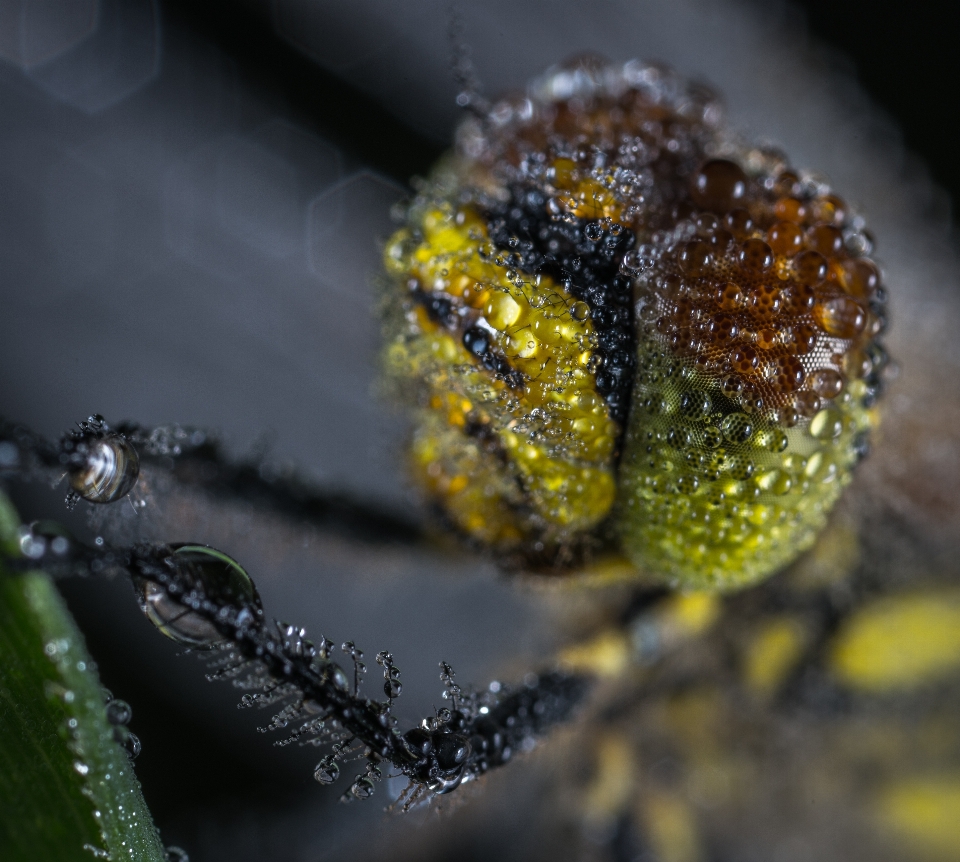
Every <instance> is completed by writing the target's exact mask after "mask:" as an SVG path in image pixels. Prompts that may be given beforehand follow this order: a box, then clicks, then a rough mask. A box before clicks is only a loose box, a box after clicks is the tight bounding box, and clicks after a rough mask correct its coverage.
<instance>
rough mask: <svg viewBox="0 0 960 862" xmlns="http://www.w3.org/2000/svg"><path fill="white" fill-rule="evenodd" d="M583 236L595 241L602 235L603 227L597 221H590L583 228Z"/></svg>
mask: <svg viewBox="0 0 960 862" xmlns="http://www.w3.org/2000/svg"><path fill="white" fill-rule="evenodd" d="M583 233H584V236H586V238H587V239H588V240H590V241H591V242H596V241H597V240H598V239H600V237H602V236H603V228H602V227H601V226H600V225H599V224H597V222H590V223H589V224H588V225H587V226H586V227H585V228H584V229H583Z"/></svg>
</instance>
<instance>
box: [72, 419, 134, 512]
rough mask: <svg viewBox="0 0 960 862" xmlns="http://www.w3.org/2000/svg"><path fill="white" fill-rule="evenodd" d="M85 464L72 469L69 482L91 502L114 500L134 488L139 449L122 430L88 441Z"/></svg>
mask: <svg viewBox="0 0 960 862" xmlns="http://www.w3.org/2000/svg"><path fill="white" fill-rule="evenodd" d="M87 449H88V452H87V457H86V460H85V462H84V464H83V465H82V466H80V467H78V468H76V469H74V470H72V471H71V473H70V486H71V487H72V488H73V490H74V491H75V492H76V493H77V494H78V495H79V496H81V497H83V499H84V500H87V501H89V502H91V503H113V502H114V501H116V500H120V499H122V498H123V497H125V496H126V495H127V494H129V493H130V491H131V490H132V489H133V486H134V485H135V484H136V483H137V478H138V477H139V475H140V456H139V455H137V450H136V449H134V448H133V446H132V445H131V444H130V443H129V442H127V440H126V439H125V438H124V437H121V436H120V435H119V434H111V433H108V434H106V435H105V436H104V437H101V438H99V439H93V440H90V441H89V442H88V443H87Z"/></svg>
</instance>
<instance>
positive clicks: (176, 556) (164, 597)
mask: <svg viewBox="0 0 960 862" xmlns="http://www.w3.org/2000/svg"><path fill="white" fill-rule="evenodd" d="M172 547H173V553H172V554H170V556H168V557H166V558H165V559H164V560H163V562H164V563H165V564H166V565H167V566H168V567H169V568H170V569H172V570H173V571H174V572H175V573H176V575H177V578H178V579H179V581H180V583H181V585H182V586H183V588H184V590H185V592H188V593H200V594H202V595H203V596H204V597H205V598H207V599H208V600H210V601H212V602H215V603H216V604H218V605H220V606H221V608H233V609H234V610H236V611H237V612H238V613H237V617H238V619H239V618H240V617H241V616H243V614H244V613H246V614H248V615H249V617H250V619H251V621H252V620H253V619H254V618H256V619H260V618H261V617H262V616H263V607H262V606H261V604H260V596H259V595H258V594H257V589H256V587H255V586H254V584H253V581H252V580H251V579H250V576H249V575H248V574H247V573H246V571H245V570H244V568H243V567H242V566H241V565H240V564H239V563H238V562H237V561H236V560H234V559H233V558H232V557H228V556H227V555H226V554H224V553H223V552H222V551H218V550H216V549H215V548H209V547H207V546H205V545H173V546H172ZM136 582H137V583H136V586H137V590H138V593H139V599H140V608H141V610H142V611H143V612H144V614H146V616H147V619H149V620H150V622H152V623H153V624H154V625H155V626H156V627H157V628H158V629H160V631H161V632H163V634H165V635H166V636H167V637H168V638H170V639H171V640H174V641H176V642H177V643H180V644H183V645H184V646H189V647H193V648H194V649H205V648H209V647H212V646H214V645H215V644H217V643H220V642H222V641H223V639H224V638H223V635H222V634H220V632H219V631H218V630H217V628H216V626H214V625H213V623H212V622H210V621H209V620H208V619H206V618H205V617H203V616H201V615H200V614H199V613H197V612H196V611H193V610H191V609H190V608H187V607H186V606H184V605H183V604H181V603H180V602H178V601H177V600H176V599H174V598H172V597H171V595H170V593H169V592H167V590H166V589H165V588H164V587H163V586H161V585H160V584H159V583H157V582H156V581H153V580H151V579H149V578H143V577H138V578H137V579H136Z"/></svg>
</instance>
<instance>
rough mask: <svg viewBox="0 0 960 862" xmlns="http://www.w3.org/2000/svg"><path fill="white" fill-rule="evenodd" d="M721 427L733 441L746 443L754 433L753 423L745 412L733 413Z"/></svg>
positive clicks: (728, 438) (725, 435)
mask: <svg viewBox="0 0 960 862" xmlns="http://www.w3.org/2000/svg"><path fill="white" fill-rule="evenodd" d="M720 428H721V430H722V431H723V436H724V437H725V438H726V439H727V440H729V441H730V442H731V443H746V442H747V440H749V439H750V437H751V435H752V434H753V423H752V422H751V421H750V417H749V416H747V415H746V414H745V413H731V414H730V415H729V416H727V417H725V418H724V420H723V422H721V423H720Z"/></svg>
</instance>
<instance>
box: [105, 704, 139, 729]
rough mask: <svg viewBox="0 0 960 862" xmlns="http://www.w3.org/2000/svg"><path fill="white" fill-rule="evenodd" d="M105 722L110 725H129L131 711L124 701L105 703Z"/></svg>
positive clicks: (131, 716)
mask: <svg viewBox="0 0 960 862" xmlns="http://www.w3.org/2000/svg"><path fill="white" fill-rule="evenodd" d="M106 709H107V721H109V722H110V724H130V719H131V718H133V710H132V709H131V708H130V704H129V703H127V702H126V701H125V700H111V701H109V702H108V703H107V707H106Z"/></svg>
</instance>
